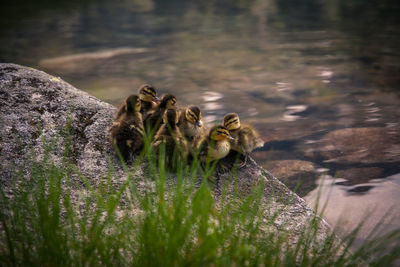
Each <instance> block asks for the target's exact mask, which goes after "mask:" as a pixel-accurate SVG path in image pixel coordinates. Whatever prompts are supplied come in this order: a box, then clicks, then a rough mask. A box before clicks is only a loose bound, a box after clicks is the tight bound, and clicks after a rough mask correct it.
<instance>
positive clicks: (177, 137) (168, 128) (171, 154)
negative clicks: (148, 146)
mask: <svg viewBox="0 0 400 267" xmlns="http://www.w3.org/2000/svg"><path fill="white" fill-rule="evenodd" d="M178 119H179V113H178V111H177V110H175V109H167V110H166V111H165V112H164V115H163V124H162V125H161V127H160V129H159V130H158V131H157V133H156V135H155V136H154V141H153V147H154V148H155V151H156V154H158V153H159V150H160V146H161V145H162V144H164V145H165V156H166V157H165V159H166V164H167V167H168V168H169V169H172V170H174V169H176V167H177V164H178V162H181V163H182V162H185V161H186V158H187V155H188V145H187V142H186V140H185V138H183V136H182V134H181V131H180V129H179V127H178V125H177V123H178Z"/></svg>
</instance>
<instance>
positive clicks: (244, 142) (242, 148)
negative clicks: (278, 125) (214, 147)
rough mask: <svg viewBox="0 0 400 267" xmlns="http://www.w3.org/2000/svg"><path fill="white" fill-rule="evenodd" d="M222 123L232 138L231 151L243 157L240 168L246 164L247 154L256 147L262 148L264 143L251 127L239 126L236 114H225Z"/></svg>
mask: <svg viewBox="0 0 400 267" xmlns="http://www.w3.org/2000/svg"><path fill="white" fill-rule="evenodd" d="M222 123H223V125H224V126H225V127H226V128H227V129H228V130H229V133H230V134H231V135H232V137H233V139H232V140H231V141H230V144H231V149H232V150H234V151H237V152H239V153H241V154H244V155H245V159H244V162H243V163H242V164H241V167H242V166H244V165H245V164H246V162H247V157H248V156H249V153H250V152H251V151H253V150H254V149H256V148H258V147H263V146H264V141H263V140H262V139H261V138H260V136H259V134H258V132H257V131H256V130H255V129H254V128H253V127H252V126H250V125H244V124H240V119H239V116H238V114H236V113H228V114H226V115H225V117H224V119H223V121H222Z"/></svg>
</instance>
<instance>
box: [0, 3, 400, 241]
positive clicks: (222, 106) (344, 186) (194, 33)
mask: <svg viewBox="0 0 400 267" xmlns="http://www.w3.org/2000/svg"><path fill="white" fill-rule="evenodd" d="M398 14H400V2H399V1H397V0H369V1H364V0H204V1H193V0H171V1H165V0H113V1H110V0H79V1H78V0H59V1H50V0H36V1H23V0H13V1H9V2H8V3H4V4H3V5H2V8H1V9H0V61H1V62H12V63H17V64H22V65H27V66H31V67H34V68H38V69H41V70H44V71H46V72H48V73H50V74H52V75H55V76H59V77H61V78H62V79H64V80H66V81H68V82H69V83H71V84H72V85H74V86H75V87H77V88H79V89H82V90H84V91H87V92H89V93H90V94H92V95H94V96H96V97H98V98H100V99H102V100H104V101H107V102H109V103H112V104H114V105H118V104H119V103H120V102H121V101H122V100H123V99H124V98H125V97H126V96H127V95H129V94H131V93H135V92H137V88H138V87H139V86H140V85H141V84H144V83H150V84H152V85H154V86H155V87H157V88H159V89H160V90H159V91H160V94H162V93H166V92H170V93H173V94H175V95H176V96H177V98H178V103H179V104H180V105H182V106H184V105H189V104H194V105H198V106H200V107H201V109H202V111H203V115H204V119H205V120H206V122H207V123H208V124H209V125H212V124H213V123H218V122H220V121H221V119H222V117H223V116H224V114H226V113H227V112H237V113H238V114H239V115H240V117H241V119H242V122H244V123H250V124H253V125H254V126H255V127H256V128H257V129H258V130H259V132H260V133H261V136H262V137H263V139H264V140H265V141H266V144H265V146H264V147H263V148H261V149H259V150H257V151H256V152H254V153H253V154H252V156H253V158H254V159H255V160H256V161H257V162H258V163H259V164H260V165H262V166H263V167H265V169H267V170H268V171H270V172H271V173H273V174H274V175H275V176H277V177H278V178H280V179H281V180H282V181H283V182H284V183H285V184H286V185H287V186H288V187H290V188H291V189H295V188H296V187H297V189H296V192H297V193H298V194H299V195H300V196H302V197H304V198H305V199H306V201H307V202H308V203H310V205H314V204H315V202H316V201H317V195H318V192H319V189H318V185H321V187H322V188H323V189H322V191H321V192H322V193H321V198H320V200H319V201H320V202H321V203H325V200H326V199H328V198H329V202H328V204H327V206H326V210H325V217H326V218H327V220H328V222H329V223H330V224H332V225H333V226H337V227H338V230H339V232H340V233H348V232H349V231H350V230H351V229H352V227H354V226H355V225H357V224H358V223H359V222H360V221H362V220H364V219H366V218H368V220H366V222H365V225H366V228H365V230H364V231H362V232H361V235H360V239H359V240H358V244H359V243H360V242H362V240H363V239H364V238H365V236H366V233H367V232H368V230H370V229H372V226H373V225H374V224H376V222H377V221H379V220H380V219H382V218H383V216H384V214H385V212H386V211H387V210H388V209H390V208H392V210H391V215H392V217H393V220H392V221H391V222H387V223H385V224H384V228H385V229H386V230H390V229H394V228H396V227H397V228H398V227H400V205H399V203H400V125H399V123H400V119H399V118H400V108H399V107H400V60H399V59H400V49H399V48H400V39H399V36H400V16H399V15H398ZM331 184H333V187H331V186H330V185H331Z"/></svg>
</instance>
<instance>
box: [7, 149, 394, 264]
mask: <svg viewBox="0 0 400 267" xmlns="http://www.w3.org/2000/svg"><path fill="white" fill-rule="evenodd" d="M57 143H58V142H47V145H46V146H45V153H44V156H43V157H42V158H41V159H40V160H33V159H34V158H35V155H32V157H31V160H29V164H28V165H29V167H27V166H25V169H24V170H19V171H18V170H16V171H15V173H14V180H13V183H12V184H13V186H12V188H11V192H12V194H11V195H10V194H7V192H6V190H4V188H1V190H0V225H1V228H0V265H2V266H15V265H18V266H20V265H29V266H71V265H72V266H104V265H105V266H111V265H112V266H125V265H133V266H183V265H193V266H198V265H212V266H231V265H239V266H242V265H244V266H254V265H266V266H352V265H366V264H369V265H372V266H373V265H376V266H388V265H390V264H393V263H394V262H395V261H396V260H398V259H399V254H400V245H399V242H398V241H399V236H400V233H399V231H395V232H392V233H390V234H388V235H386V236H384V237H382V238H375V239H374V240H372V241H369V242H366V243H365V244H364V245H363V246H361V248H359V249H358V250H357V251H353V252H350V251H349V248H350V247H351V245H352V243H353V242H354V239H355V237H356V234H357V231H358V229H355V231H354V232H353V233H352V234H351V235H350V236H348V237H346V238H345V239H344V240H343V242H338V240H337V238H336V236H335V234H334V233H332V234H330V235H328V236H326V237H324V238H323V239H322V240H321V238H320V237H318V229H319V224H320V223H321V220H320V217H319V216H315V217H313V218H311V219H310V222H309V224H307V225H306V226H304V228H303V229H301V231H300V234H296V237H294V234H293V233H292V232H291V231H278V230H277V229H276V226H275V225H276V220H277V218H278V217H279V216H278V215H279V213H280V212H283V210H284V209H285V207H283V208H282V209H276V207H274V204H273V203H274V202H273V197H272V196H270V197H268V196H265V194H264V185H258V186H255V187H254V188H252V191H251V193H250V194H248V195H247V196H242V195H240V194H239V193H238V192H239V190H238V189H237V190H233V193H232V191H229V193H228V189H227V188H225V189H226V190H223V191H222V193H221V195H220V196H219V197H218V200H216V198H215V196H214V195H213V192H212V189H210V188H211V187H212V185H210V183H209V180H210V179H208V177H209V176H210V175H214V174H213V171H212V169H213V168H214V167H215V166H211V167H210V168H211V169H210V170H206V171H202V170H201V168H199V163H198V161H197V158H196V157H195V159H194V161H193V162H192V165H190V166H187V165H184V164H182V165H181V166H178V170H177V173H176V174H175V175H172V176H171V174H169V173H168V171H167V170H166V166H165V160H164V159H165V157H164V156H163V153H165V152H164V151H161V152H160V156H159V160H158V161H157V160H155V157H154V154H153V151H152V149H151V147H150V143H149V142H147V143H146V145H145V149H144V150H143V151H144V152H143V153H142V154H141V155H140V156H138V157H137V160H136V161H135V162H134V164H132V165H130V166H127V165H125V163H123V162H122V163H121V164H123V167H124V169H125V172H126V175H127V176H128V179H126V181H125V182H123V183H121V184H119V185H118V186H116V185H115V183H113V180H114V179H115V178H116V177H115V175H116V172H114V171H113V168H112V166H110V168H109V169H110V170H109V172H108V174H107V175H106V176H105V177H104V179H103V180H102V182H101V184H97V185H93V184H92V183H91V179H90V177H85V176H84V175H82V174H81V173H80V172H79V171H78V170H77V168H76V167H75V165H74V164H73V163H72V161H71V160H70V153H64V154H63V158H62V160H61V163H59V162H58V163H57V164H56V163H54V162H53V160H52V159H51V156H50V155H51V151H52V150H54V149H57V147H56V144H57ZM69 145H70V143H69V142H66V147H65V148H64V151H67V152H68V151H69V149H68V146H69ZM139 164H141V165H146V166H147V168H146V174H145V175H146V177H157V178H156V179H155V180H152V179H151V178H145V179H147V180H148V182H149V183H151V184H152V185H154V186H153V187H151V189H150V190H148V191H146V192H143V191H140V190H139V188H138V187H137V184H136V183H135V180H134V175H135V172H136V169H137V167H138V166H139ZM26 169H28V170H29V171H28V172H27V171H26ZM199 179H200V182H198V181H199ZM235 192H236V193H235ZM287 205H290V203H287ZM266 214H269V215H268V216H266Z"/></svg>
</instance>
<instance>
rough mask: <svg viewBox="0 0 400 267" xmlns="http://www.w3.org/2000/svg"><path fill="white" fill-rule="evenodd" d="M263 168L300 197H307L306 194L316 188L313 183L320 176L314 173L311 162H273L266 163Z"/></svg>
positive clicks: (314, 169)
mask: <svg viewBox="0 0 400 267" xmlns="http://www.w3.org/2000/svg"><path fill="white" fill-rule="evenodd" d="M263 166H264V167H265V168H267V169H268V170H270V172H271V173H273V174H274V175H275V176H277V177H279V180H280V181H282V182H283V183H284V184H285V185H286V186H287V187H289V189H291V190H295V191H296V193H297V194H298V195H300V196H305V195H307V193H308V192H310V191H312V190H313V189H314V188H316V187H317V185H316V183H315V181H316V180H317V179H318V177H319V175H320V174H319V173H318V172H317V171H316V166H315V164H314V163H312V162H309V161H304V160H273V161H268V162H267V163H266V164H265V165H263Z"/></svg>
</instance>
